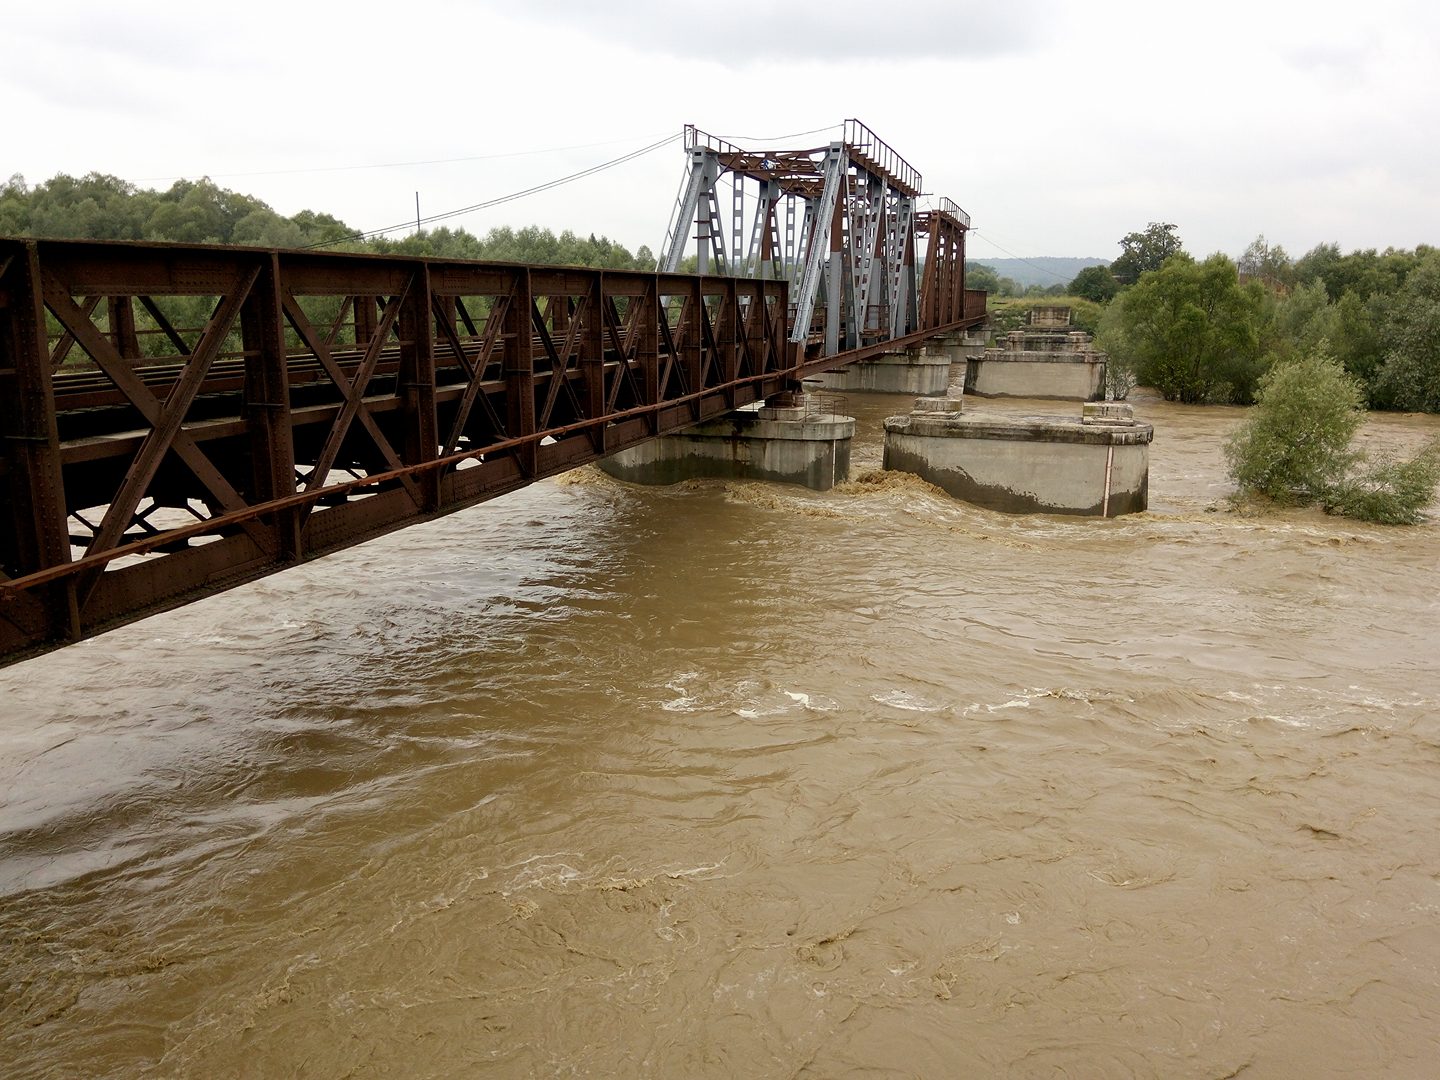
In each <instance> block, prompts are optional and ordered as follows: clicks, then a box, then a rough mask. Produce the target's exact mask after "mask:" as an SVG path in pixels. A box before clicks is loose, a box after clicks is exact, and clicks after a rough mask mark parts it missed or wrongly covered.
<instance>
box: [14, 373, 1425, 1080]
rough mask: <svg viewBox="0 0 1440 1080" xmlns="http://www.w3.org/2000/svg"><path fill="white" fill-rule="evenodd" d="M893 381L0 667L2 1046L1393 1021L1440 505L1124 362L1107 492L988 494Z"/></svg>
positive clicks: (839, 1053) (441, 1054)
mask: <svg viewBox="0 0 1440 1080" xmlns="http://www.w3.org/2000/svg"><path fill="white" fill-rule="evenodd" d="M901 400H902V399H896V398H893V397H885V396H868V395H850V397H849V405H850V406H851V409H852V411H854V412H855V414H856V415H857V416H858V417H859V419H860V421H861V431H860V436H859V438H858V440H857V446H856V450H855V468H854V474H855V475H856V476H857V479H856V480H855V481H854V482H852V483H850V484H848V485H846V486H845V487H843V488H841V489H838V490H836V491H833V492H830V493H826V494H817V493H813V492H808V491H804V490H801V489H795V488H787V487H781V486H774V485H765V484H743V483H735V484H731V483H715V482H706V483H694V484H687V485H681V486H680V487H677V488H666V489H643V488H636V487H628V486H625V485H622V484H619V483H616V482H614V481H611V480H609V479H608V478H606V477H604V476H603V475H601V474H599V473H598V472H597V471H595V470H593V469H585V470H580V471H579V472H577V473H574V474H571V475H569V476H567V477H565V478H562V479H561V480H559V481H551V482H547V483H543V484H540V485H537V486H535V487H533V488H530V489H528V490H526V491H522V492H519V493H516V494H514V495H512V496H509V497H506V498H504V499H502V500H498V501H496V502H493V503H490V504H488V505H485V506H481V507H478V508H476V509H474V510H471V511H468V512H465V513H463V514H459V515H456V516H453V517H450V518H447V519H445V520H442V521H439V522H435V523H432V524H429V525H426V526H420V527H415V528H412V529H409V530H406V531H404V532H401V533H398V534H395V535H393V536H390V537H387V538H385V539H383V540H380V541H376V542H373V543H370V544H367V545H365V546H363V547H360V548H357V549H354V550H352V551H350V552H347V553H345V554H343V555H340V556H337V557H333V558H329V559H325V560H322V561H320V562H316V563H313V564H310V565H307V566H304V567H301V568H298V569H295V570H292V571H289V572H287V573H285V574H282V575H279V576H276V577H273V578H270V579H268V580H265V581H261V582H258V583H256V584H253V585H251V586H248V587H245V588H242V589H238V590H235V591H233V592H231V593H228V594H225V595H223V596H219V597H216V598H213V599H211V600H209V601H206V602H203V603H199V604H196V605H194V606H192V607H189V608H186V609H184V610H181V611H177V612H173V613H170V614H168V615H165V616H161V617H157V618H154V619H150V620H148V621H145V622H142V623H139V624H136V625H134V626H130V627H127V628H125V629H122V630H120V631H118V632H115V633H112V634H109V635H106V636H104V637H102V638H98V639H96V640H93V641H89V642H86V643H83V644H81V645H78V646H75V647H72V648H68V649H64V650H61V651H60V652H57V653H54V654H52V655H50V656H47V657H43V658H40V659H37V660H33V661H30V662H27V663H25V664H21V665H18V666H15V667H11V668H8V669H5V670H3V671H0V1075H4V1076H5V1077H8V1078H11V1080H15V1078H21V1077H91V1076H147V1077H148V1076H184V1077H230V1076H234V1077H281V1076H307V1077H468V1076H487V1077H488V1076H494V1077H529V1076H591V1077H612V1076H615V1077H624V1076H643V1077H807V1078H809V1077H814V1078H821V1077H882V1076H885V1077H889V1076H918V1077H989V1076H997V1077H1077V1078H1078V1077H1096V1078H1111V1077H1128V1076H1133V1077H1195V1078H1207V1080H1218V1078H1220V1077H1233V1076H1244V1077H1247V1078H1251V1077H1255V1078H1259V1077H1301V1076H1303V1077H1359V1076H1365V1077H1381V1076H1384V1077H1402V1078H1409V1077H1415V1078H1420V1077H1434V1076H1436V1075H1440V835H1437V831H1436V824H1437V819H1440V672H1437V666H1440V525H1437V524H1435V523H1433V522H1432V523H1431V524H1427V525H1424V526H1420V527H1416V528H1409V529H1386V528H1381V527H1372V526H1366V525H1359V524H1355V523H1352V522H1346V521H1342V520H1337V519H1333V518H1328V517H1325V516H1324V515H1323V514H1320V513H1318V512H1310V511H1300V512H1286V513H1277V514H1270V515H1264V516H1253V517H1247V516H1240V515H1237V514H1234V513H1231V512H1228V511H1227V510H1226V509H1224V506H1223V500H1224V495H1225V493H1226V492H1227V491H1228V484H1227V482H1226V480H1225V478H1224V466H1223V461H1222V458H1221V453H1220V447H1221V444H1222V441H1223V438H1224V436H1225V434H1226V433H1227V432H1228V431H1229V430H1230V428H1231V427H1232V426H1233V425H1234V424H1235V423H1236V422H1237V421H1238V419H1239V417H1240V415H1241V413H1240V412H1239V411H1237V410H1230V409H1213V408H1211V409H1200V408H1183V407H1179V406H1174V405H1168V404H1166V403H1164V402H1161V401H1158V400H1155V399H1153V398H1149V397H1141V398H1139V399H1137V402H1136V404H1137V412H1138V414H1139V415H1140V417H1141V418H1142V419H1144V420H1147V421H1149V422H1150V423H1152V424H1154V427H1155V443H1154V446H1153V448H1152V451H1153V452H1152V471H1151V511H1150V512H1149V513H1146V514H1142V515H1137V516H1134V517H1130V518H1125V519H1120V520H1114V521H1095V520H1076V519H1068V518H1062V517H1048V516H1047V517H1018V518H1012V517H1005V516H1002V515H998V514H993V513H988V512H985V511H981V510H977V509H974V508H971V507H967V506H965V505H962V504H959V503H956V502H953V501H951V500H950V499H948V498H946V497H945V496H943V495H942V494H939V493H937V492H936V491H935V490H934V489H932V488H929V487H928V486H926V485H924V484H923V483H920V482H918V481H916V480H914V479H913V478H905V477H900V476H896V475H893V474H882V473H880V472H879V463H880V453H881V444H880V438H881V435H880V419H881V418H883V417H884V416H885V415H886V414H887V413H890V412H895V411H898V409H897V406H898V405H899V404H900V403H901ZM974 407H977V408H978V407H985V408H995V409H1011V410H1014V409H1028V410H1030V411H1034V410H1036V409H1040V410H1042V411H1055V410H1056V409H1057V406H1055V405H1037V404H1035V403H1009V404H1007V405H998V404H994V403H991V404H989V405H981V404H977V405H976V406H974ZM1059 408H1060V409H1061V410H1065V409H1070V408H1073V407H1071V406H1060V407H1059ZM1437 430H1440V423H1437V420H1436V419H1435V418H1426V417H1403V416H1382V417H1377V418H1375V419H1373V420H1372V421H1371V422H1370V423H1369V425H1368V426H1367V428H1366V440H1367V443H1368V444H1369V445H1371V446H1372V447H1381V448H1383V447H1407V446H1413V445H1416V444H1417V443H1418V442H1419V441H1420V440H1421V439H1423V438H1424V437H1426V436H1427V435H1429V434H1433V433H1435V432H1437Z"/></svg>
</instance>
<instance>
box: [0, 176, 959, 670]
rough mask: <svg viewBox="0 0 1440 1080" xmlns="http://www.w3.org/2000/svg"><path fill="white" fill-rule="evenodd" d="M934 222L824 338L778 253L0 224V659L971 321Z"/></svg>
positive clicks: (467, 501)
mask: <svg viewBox="0 0 1440 1080" xmlns="http://www.w3.org/2000/svg"><path fill="white" fill-rule="evenodd" d="M917 179H918V178H917ZM913 186H916V187H918V184H916V185H913ZM907 197H909V196H907ZM883 205H886V206H888V205H890V204H889V203H888V202H887V203H884V204H883ZM937 213H938V215H939V218H940V219H941V220H940V221H938V223H937V222H936V221H935V220H934V219H932V224H931V225H930V228H931V230H932V232H931V237H932V246H933V245H934V238H935V237H937V236H941V235H948V233H947V232H945V230H949V229H955V228H956V227H957V226H958V219H956V218H955V217H954V216H953V214H951V213H950V212H949V211H946V210H941V211H938V212H937ZM917 219H918V215H917ZM817 220H818V218H817ZM915 228H916V226H915V225H914V224H912V226H911V229H912V230H914V229H915ZM812 232H813V233H814V235H815V236H816V237H817V238H818V237H819V235H820V233H821V232H823V230H815V229H814V227H813V226H812ZM871 235H872V233H870V232H866V233H864V236H865V237H866V239H865V241H864V242H865V243H866V244H867V245H868V244H869V239H868V238H869V237H870V236H871ZM876 235H878V233H876ZM913 235H914V234H913V231H912V232H911V233H910V236H911V237H912V239H911V240H907V241H906V245H907V246H908V249H909V250H910V251H911V253H912V255H913ZM708 242H709V241H708V239H707V243H708ZM885 243H886V244H889V243H890V241H889V240H886V241H885ZM944 243H945V244H948V243H950V241H948V240H947V241H945V242H944ZM878 244H879V241H877V245H878ZM960 245H961V246H960V250H959V253H958V259H959V261H958V262H956V261H954V260H955V258H956V253H955V252H954V251H947V252H946V253H944V254H943V255H941V256H932V258H931V259H930V260H929V261H927V262H926V273H925V279H926V284H925V285H924V286H923V287H922V288H921V291H920V294H919V296H918V297H916V298H915V302H914V303H909V302H908V301H906V303H909V306H908V307H905V311H906V314H905V315H904V317H903V318H900V319H896V318H894V317H891V318H890V320H889V328H890V330H892V331H894V332H893V333H874V332H873V331H874V330H875V327H874V326H871V325H869V323H870V322H871V321H872V320H871V318H870V316H869V315H868V314H867V315H866V318H865V323H866V325H864V326H862V325H860V323H859V322H858V321H855V322H854V323H853V325H852V326H851V327H850V330H853V334H852V335H851V337H849V338H847V339H846V340H847V342H849V343H850V344H851V347H849V348H846V349H842V350H838V351H836V350H830V351H827V350H826V349H825V348H824V347H823V342H821V341H819V340H817V339H816V336H815V335H812V334H810V333H808V332H799V331H797V330H796V328H797V327H800V328H806V327H808V323H809V319H810V315H809V314H806V313H804V311H803V309H804V304H805V301H804V299H803V297H802V298H801V299H800V300H799V301H798V306H799V307H800V308H801V309H802V315H801V317H800V318H798V319H797V318H794V317H792V314H791V313H792V309H794V308H795V307H796V306H797V304H796V303H792V292H791V286H790V285H789V284H788V282H787V281H786V280H785V279H784V277H783V276H782V275H780V274H774V275H771V274H769V273H756V274H755V275H753V276H729V275H727V276H716V275H713V274H679V273H639V272H617V271H609V270H604V271H602V270H593V269H583V268H574V267H553V266H519V265H508V264H496V263H475V262H456V261H447V260H442V259H429V258H403V257H389V256H374V255H352V254H332V253H318V252H313V251H277V250H267V249H258V248H233V247H211V246H198V245H179V244H129V243H101V242H86V241H67V240H35V239H10V238H0V492H3V496H4V502H3V508H0V664H3V663H6V662H10V661H13V660H16V659H20V658H22V657H24V656H27V655H32V654H34V653H37V652H41V651H45V650H47V649H50V648H54V647H56V646H59V645H63V644H66V643H68V642H72V641H77V640H79V639H82V638H85V637H89V636H92V635H94V634H97V633H100V632H102V631H104V630H106V629H109V628H111V627H114V626H118V625H121V624H123V623H126V622H130V621H133V620H136V619H139V618H142V617H144V616H146V615H148V614H152V613H154V612H157V611H161V610H164V609H166V608H171V607H175V606H178V605H180V604H183V603H186V602H189V601H190V600H194V599H198V598H199V597H202V596H206V595H209V594H212V593H215V592H219V591H221V590H223V589H226V588H229V587H231V586H234V585H236V584H239V583H241V582H245V581H249V580H253V579H255V578H258V577H261V576H264V575H266V574H270V573H274V572H276V571H278V570H281V569H284V568H285V567H287V566H291V565H293V564H295V563H297V562H300V561H303V560H306V559H311V558H315V557H318V556H321V555H325V554H328V553H330V552H334V551H338V550H340V549H342V548H345V547H348V546H350V545H353V544H357V543H360V542H362V541H364V540H367V539H370V538H373V537H375V536H379V535H381V534H383V533H386V532H390V531H393V530H395V529H399V528H403V527H404V526H406V525H410V524H413V523H415V522H418V521H424V520H427V519H430V518H433V517H437V516H440V515H442V514H447V513H451V512H453V511H456V510H459V509H462V508H464V507H467V506H471V505H474V504H476V503H479V502H482V501H484V500H486V499H489V498H493V497H495V496H497V495H500V494H503V493H505V492H508V491H513V490H515V489H517V488H520V487H523V486H525V485H527V484H529V483H532V482H534V481H535V480H538V479H541V478H543V477H547V476H551V475H554V474H556V473H560V472H563V471H565V470H567V469H570V468H573V467H575V466H577V465H581V464H584V463H586V462H591V461H595V460H597V459H598V458H600V457H603V456H605V455H607V454H611V453H614V452H615V451H617V450H621V449H624V448H625V447H627V446H632V445H634V444H636V443H639V442H642V441H644V440H646V439H650V438H654V437H656V436H657V435H663V434H666V433H668V432H673V431H678V430H681V429H683V428H686V427H688V426H690V425H693V424H695V423H698V422H700V421H702V420H706V419H709V418H711V417H714V416H718V415H721V414H723V413H725V412H728V411H730V410H732V409H735V408H738V407H740V406H743V405H746V404H749V403H752V402H756V401H761V400H763V399H765V398H767V397H769V396H771V395H774V394H779V393H782V392H786V391H791V390H794V389H796V388H798V386H799V383H800V380H801V379H802V378H804V377H805V376H806V375H808V374H812V373H814V372H818V371H823V370H826V369H828V368H832V367H836V366H839V365H842V364H846V363H850V362H852V361H855V360H858V359H863V358H865V357H866V356H870V355H875V354H878V353H880V352H884V351H891V350H894V349H896V348H900V347H904V346H906V345H918V344H920V343H921V342H923V341H924V340H926V339H927V338H931V337H934V336H936V335H937V334H943V333H947V332H954V331H957V330H960V329H962V328H964V327H967V326H972V325H975V324H977V323H978V322H980V321H982V320H983V318H984V294H983V293H973V292H972V293H966V291H965V290H964V285H963V276H962V271H963V228H962V231H961V235H960ZM942 246H943V245H942ZM812 248H814V250H822V248H823V245H822V247H814V245H812ZM759 250H760V251H761V252H762V253H764V255H765V258H766V259H771V257H772V255H774V250H775V249H774V248H773V247H766V246H765V244H764V243H761V244H760V245H759ZM797 250H804V249H803V248H799V247H797ZM826 250H828V249H826ZM887 250H892V249H889V248H887ZM839 254H840V257H841V259H842V260H845V259H850V258H852V256H853V252H851V251H849V250H847V249H846V248H844V247H842V248H841V250H840V252H839ZM779 258H780V257H779V256H774V259H771V262H770V265H771V266H772V268H773V266H774V265H775V260H778V259H779ZM906 258H907V257H906V256H904V255H903V254H902V256H901V261H900V262H899V263H898V265H899V266H900V267H901V268H902V276H903V268H905V267H913V266H914V261H913V258H910V261H908V262H907V261H905V259H906ZM941 263H943V264H944V265H943V267H942V266H941V265H940V264H941ZM859 265H862V266H863V265H873V264H867V263H866V260H864V259H861V260H860V264H859ZM885 265H887V266H888V265H889V264H888V263H887V264H885ZM724 269H727V270H729V269H736V268H735V267H731V266H728V265H727V266H725V267H724ZM886 273H889V270H887V271H886ZM846 280H849V279H846ZM887 287H888V286H887ZM829 295H833V293H832V294H829ZM857 295H859V294H857ZM872 295H874V294H873V293H872V292H870V291H866V292H865V293H864V294H863V296H862V297H861V300H856V299H853V298H852V299H851V300H849V301H846V303H849V304H850V305H851V306H850V307H848V308H846V309H845V310H846V311H849V312H860V311H867V312H868V308H869V298H870V296H872ZM886 295H890V296H894V295H897V294H886ZM898 295H900V297H901V299H902V300H904V294H903V293H902V294H898ZM862 300H863V303H862ZM882 306H883V305H882ZM904 306H905V305H904V304H901V305H899V306H895V305H892V306H891V310H892V312H893V311H899V310H901V308H902V307H904ZM879 323H880V325H882V326H883V325H885V317H884V316H882V317H881V318H880V320H879ZM845 325H846V321H845V317H843V316H842V319H841V326H842V328H843V327H845ZM846 332H847V333H848V332H849V331H846Z"/></svg>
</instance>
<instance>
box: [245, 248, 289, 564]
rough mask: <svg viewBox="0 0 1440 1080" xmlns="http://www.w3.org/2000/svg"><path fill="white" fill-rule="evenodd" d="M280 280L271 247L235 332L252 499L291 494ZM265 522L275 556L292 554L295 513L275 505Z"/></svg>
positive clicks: (277, 261)
mask: <svg viewBox="0 0 1440 1080" xmlns="http://www.w3.org/2000/svg"><path fill="white" fill-rule="evenodd" d="M280 283H281V270H280V256H279V255H278V254H276V253H275V252H271V253H270V254H269V256H268V257H267V258H266V259H265V265H264V267H263V268H262V269H261V271H260V276H259V277H258V278H256V280H255V284H254V286H252V287H251V289H250V295H249V296H248V297H246V299H245V303H244V305H243V306H242V307H241V309H240V334H241V340H242V342H243V343H244V348H245V385H244V389H243V397H244V401H243V404H242V405H241V411H242V413H243V415H244V418H245V429H246V431H247V432H248V434H249V440H250V483H249V487H250V490H249V492H248V496H249V501H250V502H252V503H259V502H268V501H270V500H272V499H281V498H284V497H285V496H287V495H293V494H295V444H294V441H293V438H292V433H291V417H290V380H289V375H288V374H287V365H288V360H287V357H286V353H285V325H284V318H285V314H284V302H283V300H282V299H281V293H280ZM271 521H272V522H273V528H274V530H275V546H276V551H277V553H278V557H279V559H280V561H281V562H293V561H294V560H296V559H298V558H299V557H300V554H301V546H300V543H301V541H300V515H299V514H298V513H297V512H296V511H295V510H294V509H293V508H292V509H285V510H277V511H276V512H275V513H274V514H273V515H271Z"/></svg>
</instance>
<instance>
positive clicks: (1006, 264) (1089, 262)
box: [967, 255, 1110, 285]
mask: <svg viewBox="0 0 1440 1080" xmlns="http://www.w3.org/2000/svg"><path fill="white" fill-rule="evenodd" d="M967 261H968V262H970V263H978V264H979V265H981V266H988V267H991V268H992V269H993V270H994V271H995V273H997V274H999V275H1000V276H1001V277H1008V278H1010V279H1011V280H1013V281H1015V282H1017V283H1019V284H1020V285H1068V284H1070V282H1071V281H1072V280H1074V278H1075V275H1076V274H1078V273H1079V272H1080V271H1081V270H1084V269H1085V267H1087V266H1109V265H1110V260H1109V259H1094V258H1090V259H1082V258H1062V257H1060V256H1055V255H1037V256H1036V257H1035V258H1033V259H969V260H967Z"/></svg>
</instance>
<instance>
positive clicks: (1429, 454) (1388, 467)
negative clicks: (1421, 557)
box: [1321, 440, 1440, 525]
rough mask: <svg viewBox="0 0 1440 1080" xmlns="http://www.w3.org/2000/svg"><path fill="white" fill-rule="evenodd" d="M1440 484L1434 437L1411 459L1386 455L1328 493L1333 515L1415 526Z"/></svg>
mask: <svg viewBox="0 0 1440 1080" xmlns="http://www.w3.org/2000/svg"><path fill="white" fill-rule="evenodd" d="M1436 485H1440V440H1431V442H1430V443H1429V444H1428V445H1426V446H1425V448H1424V449H1423V450H1421V451H1420V453H1418V454H1417V455H1415V457H1413V458H1411V459H1410V460H1409V461H1396V460H1395V459H1393V458H1385V459H1382V460H1380V461H1377V462H1374V463H1371V464H1369V465H1367V466H1365V467H1364V468H1363V469H1362V470H1361V471H1360V472H1359V474H1358V475H1356V476H1350V477H1346V478H1345V479H1343V480H1341V481H1339V482H1338V483H1336V484H1335V485H1334V486H1333V487H1331V489H1330V490H1329V491H1328V492H1326V493H1325V497H1324V499H1322V500H1321V504H1322V505H1323V506H1324V507H1325V512H1326V513H1329V514H1341V515H1343V516H1345V517H1351V518H1359V519H1360V520H1361V521H1373V522H1375V523H1377V524H1379V525H1414V524H1416V523H1417V522H1418V521H1420V518H1421V514H1422V511H1424V509H1425V507H1426V506H1428V505H1429V504H1430V500H1431V499H1432V498H1434V497H1435V488H1436Z"/></svg>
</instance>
